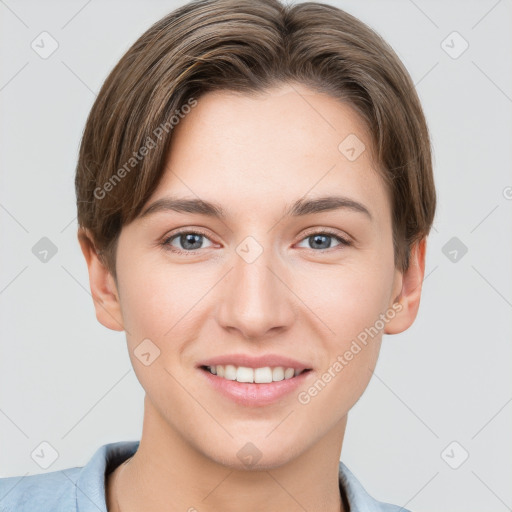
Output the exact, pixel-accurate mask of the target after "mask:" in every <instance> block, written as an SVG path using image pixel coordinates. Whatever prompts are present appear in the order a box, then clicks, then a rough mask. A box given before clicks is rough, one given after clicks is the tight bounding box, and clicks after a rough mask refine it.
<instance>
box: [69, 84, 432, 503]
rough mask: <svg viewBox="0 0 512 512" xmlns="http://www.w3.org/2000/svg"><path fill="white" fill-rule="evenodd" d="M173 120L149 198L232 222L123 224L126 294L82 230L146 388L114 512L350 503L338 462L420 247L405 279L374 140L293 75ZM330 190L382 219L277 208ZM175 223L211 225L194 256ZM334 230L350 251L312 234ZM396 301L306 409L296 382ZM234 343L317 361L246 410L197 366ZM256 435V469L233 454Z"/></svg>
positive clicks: (91, 265) (411, 303) (120, 255)
mask: <svg viewBox="0 0 512 512" xmlns="http://www.w3.org/2000/svg"><path fill="white" fill-rule="evenodd" d="M174 130H175V131H174V134H173V140H172V144H171V147H170V151H169V155H168V159H167V163H166V169H165V174H164V176H163V178H162V180H161V182H160V183H159V186H158V188H157V189H156V190H155V192H154V193H153V195H152V196H151V198H150V199H149V200H148V202H147V204H148V205H149V204H151V203H152V202H153V201H154V200H156V199H159V198H161V197H164V196H166V195H169V194H171V193H172V194H173V195H178V196H180V197H186V198H198V197H199V198H201V199H203V200H209V201H214V202H218V203H220V204H221V205H222V207H223V208H224V209H225V210H226V212H227V214H228V215H227V217H226V219H224V220H223V221H221V220H218V219H214V218H210V217H207V216H204V215H198V214H190V213H185V214H183V213H177V212H172V211H167V212H165V211H164V212H158V213H155V214H153V215H150V216H148V217H144V218H137V219H135V220H134V221H133V222H132V223H130V224H128V225H125V226H123V228H122V231H121V235H120V239H119V245H118V249H117V255H116V258H117V259H116V265H117V278H118V282H117V286H116V282H115V281H114V279H113V277H112V275H111V274H110V273H109V272H108V271H107V270H106V268H105V267H104V266H103V265H102V264H101V262H100V260H99V259H98V256H97V254H96V252H95V250H94V245H93V243H92V241H91V237H90V234H89V233H87V231H81V232H80V234H79V241H80V244H81V248H82V251H83V253H84V256H85V259H86V261H87V265H88V271H89V278H90V286H91V292H92V295H93V298H94V303H95V308H96V316H97V319H98V320H99V322H101V323H102V324H103V325H104V326H106V327H108V328H109V329H113V330H118V331H121V330H126V332H127V335H126V338H127V344H128V349H129V354H130V358H131V362H132V365H133V368H134V371H135V373H136V376H137V378H138V380H139V382H140V383H141V385H142V386H143V388H144V390H145V392H146V395H145V401H144V422H143V432H142V436H141V441H140V446H139V449H138V451H137V452H136V454H135V455H134V457H133V458H132V459H130V461H129V463H128V464H125V465H123V466H122V467H118V468H117V469H116V470H115V471H114V472H113V473H111V474H110V475H109V477H108V481H107V490H106V495H107V504H108V510H109V511H111V510H113V511H117V510H119V509H118V507H117V504H116V500H115V499H114V496H115V495H116V496H117V497H118V499H119V505H120V509H121V510H122V511H123V512H129V511H139V512H142V511H144V512H151V511H157V510H171V511H174V510H176V511H178V510H179V511H187V510H189V509H190V510H194V509H191V507H194V508H195V509H196V510H199V511H201V512H211V511H219V510H222V511H225V512H235V511H238V510H245V511H254V512H256V511H260V510H263V509H264V510H266V511H268V512H272V511H275V512H278V511H279V512H281V511H283V510H287V511H299V510H300V511H301V512H303V511H304V510H307V511H308V512H316V511H324V512H325V511H329V512H335V511H336V512H337V511H343V510H346V508H345V507H344V505H343V502H342V500H341V498H340V491H339V487H338V461H339V458H340V453H341V448H342V443H343V437H344V433H345V427H346V422H347V415H348V411H349V410H350V409H351V407H352V406H353V405H354V404H355V403H356V401H357V400H358V399H359V398H360V397H361V395H362V393H363V392H364V390H365V389H366V387H367V385H368V383H369V380H370V378H371V376H372V371H373V369H374V368H375V365H376V362H377V358H378V354H379V350H380V346H381V341H382V334H383V333H385V334H395V333H399V332H402V331H404V330H406V329H407V328H408V327H409V326H410V325H411V324H412V323H413V321H414V319H415V317H416V314H417V311H418V307H419V302H420V295H421V285H422V281H423V277H424V271H425V245H426V240H425V239H423V240H422V241H421V242H420V243H418V244H417V245H415V246H414V247H413V249H412V253H411V259H410V261H411V264H410V267H409V269H408V270H407V271H406V272H405V273H401V272H399V271H398V270H396V269H395V267H394V262H393V245H392V224H391V204H390V200H389V199H390V198H389V195H388V192H387V189H386V188H385V186H384V182H383V181H382V179H381V178H380V176H379V175H378V174H377V172H376V171H375V169H374V168H372V159H371V155H370V147H371V145H370V138H369V137H368V135H367V133H366V131H365V127H364V125H363V123H362V121H361V119H360V118H359V116H358V115H357V114H356V113H355V111H353V110H352V108H351V107H350V106H348V105H346V104H343V103H341V102H340V101H338V100H336V99H334V98H332V97H330V96H328V95H325V94H319V93H316V92H314V91H312V90H310V89H308V88H306V87H304V86H300V85H298V84H293V85H291V84H289V85H282V86H279V87H276V88H274V89H271V90H268V91H266V92H265V94H259V95H258V96H247V95H243V94H235V93H232V92H226V91H222V92H218V91H217V92H210V93H208V94H206V95H204V96H202V97H200V98H199V100H198V105H197V106H196V107H195V108H193V109H192V111H191V112H190V113H189V114H187V116H186V117H185V118H184V119H183V120H182V121H181V122H180V124H179V125H177V127H175V128H174ZM349 134H356V135H357V137H358V138H359V139H360V140H361V141H363V142H364V144H365V146H366V150H365V151H364V152H363V153H362V154H361V155H360V156H359V157H358V158H357V159H356V160H355V161H350V160H348V159H347V158H346V157H345V156H344V155H343V154H342V153H341V152H340V151H339V150H338V145H339V144H340V142H341V141H342V140H343V139H344V138H345V137H346V136H347V135H349ZM333 192H336V193H339V194H343V195H345V196H348V197H350V198H352V199H355V200H357V201H359V202H361V203H363V204H364V205H365V206H366V207H367V208H368V210H369V211H370V213H371V215H372V217H373V220H370V219H368V218H367V217H366V216H365V215H364V214H362V213H360V212H355V211H351V210H348V209H340V210H336V211H331V212H322V213H315V214H311V215H307V216H305V217H297V218H293V217H289V218H285V217H283V211H284V208H285V206H286V205H288V204H290V203H292V202H293V201H295V200H297V199H299V198H301V197H303V196H305V195H306V196H307V197H308V198H313V197H319V196H323V195H332V194H333ZM178 228H184V229H188V230H189V231H194V229H193V228H196V229H197V228H202V230H203V231H205V232H206V233H207V235H206V237H202V238H200V239H199V243H201V241H202V245H199V247H200V248H199V249H196V250H195V254H194V255H186V254H175V253H173V252H171V251H170V250H165V249H164V248H163V247H162V245H159V244H162V243H163V241H164V239H165V238H166V237H167V236H169V235H171V234H173V233H175V232H176V231H177V229H178ZM310 228H314V229H310ZM325 228H331V229H332V230H335V232H336V235H338V236H341V237H342V238H345V239H349V240H352V242H353V243H352V245H350V246H343V245H340V242H339V241H338V240H337V239H336V238H335V237H330V238H327V239H326V240H325V242H326V243H325V244H324V245H322V240H320V248H318V247H317V246H316V245H315V240H313V239H311V238H309V237H310V236H311V232H313V233H322V230H323V229H325ZM247 236H252V237H254V238H255V239H256V240H257V241H258V243H259V244H260V245H261V247H262V249H263V252H262V254H261V255H260V256H259V257H258V258H257V259H256V260H255V261H254V262H252V263H248V262H247V261H245V260H244V259H243V258H242V257H240V256H239V255H238V253H237V252H236V248H237V246H238V244H240V242H242V241H243V240H244V239H245V238H246V237H247ZM186 242H187V241H186V239H185V241H184V242H183V239H181V244H180V238H179V237H177V238H175V239H174V241H173V242H172V247H174V248H175V249H178V250H182V251H186V250H187V248H188V250H189V251H190V248H189V247H190V245H188V246H187V245H186ZM329 242H330V248H324V247H329ZM183 243H185V245H183ZM192 243H193V242H192ZM196 247H197V246H196ZM228 271H229V272H228ZM397 300H399V301H400V304H401V305H402V309H401V311H400V312H399V313H397V314H396V315H395V316H394V318H393V319H392V320H389V321H388V322H387V323H386V325H385V327H384V329H383V330H381V331H380V332H379V334H378V335H377V336H375V337H374V338H373V339H371V341H370V342H369V343H368V344H367V345H366V346H365V347H364V348H363V350H361V351H360V352H359V353H358V354H357V355H356V356H354V358H353V359H352V360H351V361H350V362H349V364H347V365H346V366H345V367H344V368H343V370H342V371H341V372H339V373H337V374H336V377H335V378H333V379H332V380H331V381H330V382H329V383H328V384H327V385H326V386H325V387H324V388H323V389H322V390H321V392H319V393H318V395H317V396H315V397H314V398H313V399H312V400H311V401H310V402H309V403H308V404H306V405H304V404H301V403H300V402H299V401H298V400H297V394H298V392H299V391H301V390H307V389H308V388H309V387H310V386H311V385H312V384H313V383H314V382H315V381H316V380H317V379H318V378H319V376H320V375H322V373H323V372H325V371H327V369H328V368H329V367H332V364H333V362H334V361H336V358H337V357H338V355H340V354H344V353H345V352H346V351H347V350H348V349H349V347H350V345H351V343H352V341H353V340H354V339H356V337H357V335H358V334H359V333H360V332H362V331H364V329H365V327H369V326H372V325H374V323H375V321H376V320H377V319H378V318H379V314H381V313H385V312H386V311H388V310H389V308H391V307H392V304H393V303H395V301H397ZM128 333H129V334H128ZM145 338H149V339H150V340H151V341H152V342H153V343H154V344H155V345H156V346H158V348H159V350H160V356H159V357H158V358H157V359H155V360H154V362H153V363H152V364H150V365H149V366H145V365H143V364H141V362H140V361H139V360H138V358H137V357H136V356H135V355H134V349H136V347H137V346H138V345H139V344H140V343H141V341H142V340H143V339H145ZM233 352H237V353H249V354H252V355H259V354H265V353H271V352H272V353H278V354H282V355H288V356H291V357H294V358H296V359H299V360H300V361H304V362H308V364H309V365H310V367H311V368H312V369H313V371H312V372H310V374H309V377H308V379H307V380H306V382H305V383H304V385H303V386H302V387H301V388H300V389H299V390H298V391H297V392H293V393H291V394H289V395H287V396H285V397H284V398H283V399H281V400H280V401H279V402H277V403H274V404H271V405H267V406H264V407H260V408H253V407H243V406H240V405H237V404H235V403H234V402H232V401H231V400H229V399H228V398H225V397H223V396H221V395H220V394H219V393H218V392H217V391H215V390H213V389H212V388H211V387H210V386H208V385H206V384H205V380H204V378H202V375H200V374H199V373H198V372H200V370H198V369H197V368H196V364H197V363H198V362H199V361H201V360H204V359H206V358H209V357H214V356H218V355H221V354H227V353H233ZM249 441H250V442H252V443H253V444H254V445H255V446H256V447H257V448H258V450H259V451H260V452H261V454H262V456H261V459H260V460H259V461H258V462H257V463H256V464H255V465H254V466H252V467H251V468H248V467H246V466H245V465H244V463H243V462H242V461H241V460H240V459H239V458H238V456H237V452H238V451H239V450H240V449H241V448H242V447H243V446H244V445H246V443H247V442H249Z"/></svg>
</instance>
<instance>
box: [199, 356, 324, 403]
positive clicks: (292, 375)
mask: <svg viewBox="0 0 512 512" xmlns="http://www.w3.org/2000/svg"><path fill="white" fill-rule="evenodd" d="M197 369H198V371H199V372H200V375H202V376H203V377H204V379H205V384H207V386H208V388H209V389H211V390H213V391H214V392H215V393H216V394H218V395H217V396H219V397H224V398H226V399H228V400H229V401H231V402H234V403H235V404H236V405H237V406H243V407H246V408H256V407H264V406H270V405H272V404H280V407H282V405H283V400H284V399H285V398H286V399H288V400H289V399H290V397H291V396H293V392H294V391H297V389H298V388H299V387H300V386H304V387H305V386H306V385H309V381H310V379H311V378H312V377H311V376H312V375H313V376H314V373H315V372H314V371H313V370H312V369H311V368H303V369H300V368H297V369H295V368H292V367H287V368H285V367H282V366H281V367H278V366H274V367H261V368H249V367H240V366H238V367H237V366H234V365H215V366H207V365H201V366H198V367H197ZM214 372H215V373H214ZM274 379H275V380H274Z"/></svg>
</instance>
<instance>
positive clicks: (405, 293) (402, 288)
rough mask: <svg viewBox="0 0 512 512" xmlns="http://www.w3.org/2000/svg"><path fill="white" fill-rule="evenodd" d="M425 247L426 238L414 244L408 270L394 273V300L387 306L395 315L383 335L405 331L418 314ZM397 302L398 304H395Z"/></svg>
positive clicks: (423, 272)
mask: <svg viewBox="0 0 512 512" xmlns="http://www.w3.org/2000/svg"><path fill="white" fill-rule="evenodd" d="M426 245H427V240H426V238H423V239H421V240H420V241H419V242H417V243H416V244H414V245H413V246H412V247H411V254H410V259H409V268H408V269H407V270H406V271H405V272H403V273H402V272H399V271H396V273H397V275H396V283H397V286H396V287H395V289H394V290H393V291H394V292H395V293H393V296H392V297H393V299H394V300H393V301H392V302H391V303H390V304H389V307H390V309H393V310H394V311H395V312H396V315H395V316H394V317H393V318H392V319H391V320H389V322H388V323H387V324H386V328H385V329H384V334H398V333H401V332H403V331H405V330H406V329H408V328H409V327H410V326H411V325H412V323H413V322H414V320H415V318H416V315H417V314H418V309H419V306H420V298H421V287H422V284H423V278H424V275H425V251H426ZM397 300H398V303H396V301H397ZM393 303H394V305H393Z"/></svg>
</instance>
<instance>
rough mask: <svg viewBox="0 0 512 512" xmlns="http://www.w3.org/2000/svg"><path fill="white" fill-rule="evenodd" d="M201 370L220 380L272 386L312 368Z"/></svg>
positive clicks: (278, 367) (240, 367) (206, 368)
mask: <svg viewBox="0 0 512 512" xmlns="http://www.w3.org/2000/svg"><path fill="white" fill-rule="evenodd" d="M200 369H201V370H203V371H205V372H208V373H210V374H212V375H215V376H217V377H219V378H222V379H225V380H231V381H237V382H243V383H249V384H270V383H272V382H279V381H281V380H289V379H293V378H294V377H297V376H299V375H301V374H303V373H306V372H310V371H311V369H310V368H306V369H305V370H297V369H294V368H290V367H288V368H287V367H284V366H275V367H269V366H265V367H263V368H248V367H244V366H234V365H230V364H227V365H214V366H200Z"/></svg>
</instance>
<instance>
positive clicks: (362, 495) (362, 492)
mask: <svg viewBox="0 0 512 512" xmlns="http://www.w3.org/2000/svg"><path fill="white" fill-rule="evenodd" d="M339 483H340V490H341V491H342V492H343V493H344V494H345V496H346V498H347V501H348V504H349V507H350V511H359V510H361V511H362V510H364V511H365V512H411V511H410V510H409V509H406V508H404V507H400V506H398V505H392V504H391V503H385V502H382V501H378V500H376V499H375V498H373V497H372V496H370V494H368V492H367V491H366V489H365V488H364V487H363V486H362V484H361V483H360V482H359V480H358V479H357V478H356V477H355V475H354V474H353V473H352V472H351V471H350V470H349V469H348V467H347V466H345V464H344V463H343V462H341V461H340V463H339Z"/></svg>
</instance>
